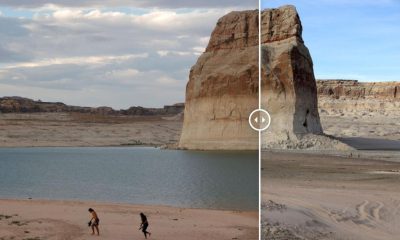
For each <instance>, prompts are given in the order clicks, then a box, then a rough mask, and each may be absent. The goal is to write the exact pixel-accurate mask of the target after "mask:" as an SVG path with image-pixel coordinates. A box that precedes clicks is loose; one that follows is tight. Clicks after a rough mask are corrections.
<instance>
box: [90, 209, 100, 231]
mask: <svg viewBox="0 0 400 240" xmlns="http://www.w3.org/2000/svg"><path fill="white" fill-rule="evenodd" d="M88 211H89V212H90V214H92V218H91V219H90V221H89V223H88V224H89V227H92V235H94V229H95V228H96V231H97V235H100V232H99V223H100V219H99V217H98V216H97V213H96V212H95V211H94V210H93V208H89V210H88Z"/></svg>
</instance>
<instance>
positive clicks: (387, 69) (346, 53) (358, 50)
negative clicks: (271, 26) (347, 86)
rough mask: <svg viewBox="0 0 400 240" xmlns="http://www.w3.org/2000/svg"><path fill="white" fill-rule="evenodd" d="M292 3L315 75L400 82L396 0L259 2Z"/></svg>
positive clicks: (271, 2) (399, 24) (399, 18)
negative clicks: (300, 24) (301, 28)
mask: <svg viewBox="0 0 400 240" xmlns="http://www.w3.org/2000/svg"><path fill="white" fill-rule="evenodd" d="M287 4H291V5H294V6H296V8H297V11H298V12H299V15H300V18H301V20H302V25H303V39H304V41H305V44H306V45H307V47H308V48H309V50H310V52H311V56H312V58H313V62H314V72H315V75H316V78H324V79H326V78H340V79H357V80H360V81H400V1H399V0H375V1H370V0H336V1H335V0H319V1H314V0H285V1H283V0H268V1H266V0H263V2H262V7H263V8H276V7H279V6H282V5H287Z"/></svg>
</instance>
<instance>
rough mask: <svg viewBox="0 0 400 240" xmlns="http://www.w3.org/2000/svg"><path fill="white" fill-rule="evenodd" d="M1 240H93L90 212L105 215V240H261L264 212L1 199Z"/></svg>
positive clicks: (103, 231)
mask: <svg viewBox="0 0 400 240" xmlns="http://www.w3.org/2000/svg"><path fill="white" fill-rule="evenodd" d="M0 205H1V206H2V208H1V210H0V228H1V229H2V231H1V233H0V239H12V238H11V237H14V239H25V238H26V239H41V240H42V239H77V240H81V239H87V238H89V237H91V236H90V230H89V228H88V227H87V222H88V220H89V218H90V216H89V214H88V212H87V209H88V208H89V207H91V208H94V209H95V210H96V211H97V213H98V214H99V218H100V219H101V221H100V237H99V239H121V240H124V239H144V237H143V235H142V233H141V232H140V231H139V230H138V226H139V224H140V219H139V213H140V212H144V213H145V214H146V215H147V216H148V218H149V222H150V227H149V230H150V231H151V232H152V236H151V238H152V239H167V240H168V239H177V240H179V239H182V240H183V239H258V211H234V210H214V209H199V208H182V207H170V206H160V205H141V204H128V203H112V202H97V201H82V200H76V201H70V200H39V199H31V200H29V199H28V200H27V199H3V198H1V199H0Z"/></svg>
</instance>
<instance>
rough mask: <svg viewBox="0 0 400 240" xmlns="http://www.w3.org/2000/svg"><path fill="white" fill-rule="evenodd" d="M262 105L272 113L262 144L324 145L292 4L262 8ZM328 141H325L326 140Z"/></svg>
mask: <svg viewBox="0 0 400 240" xmlns="http://www.w3.org/2000/svg"><path fill="white" fill-rule="evenodd" d="M261 29H262V32H261V33H262V35H261V41H262V43H261V44H262V107H263V108H264V109H266V110H267V111H269V113H270V114H271V116H272V120H271V125H270V128H269V129H268V130H267V131H264V132H263V133H262V141H263V142H262V146H263V147H264V148H309V147H317V148H318V145H326V139H325V137H323V136H316V135H321V134H322V133H323V132H322V127H321V124H320V119H319V114H318V102H317V86H316V82H315V77H314V72H313V62H312V59H311V56H310V53H309V51H308V49H307V47H306V46H305V45H304V42H303V39H302V25H301V22H300V18H299V15H298V14H297V11H296V9H295V7H293V6H283V7H281V8H278V9H267V10H265V11H263V12H262V26H261ZM328 142H329V141H328Z"/></svg>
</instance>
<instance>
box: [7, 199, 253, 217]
mask: <svg viewBox="0 0 400 240" xmlns="http://www.w3.org/2000/svg"><path fill="white" fill-rule="evenodd" d="M2 201H21V202H23V201H28V202H29V201H32V202H35V201H37V202H60V203H63V202H75V203H80V204H85V203H94V204H105V205H108V204H111V205H127V206H138V207H139V206H141V207H160V208H175V209H192V210H206V211H207V210H210V211H222V212H237V213H242V212H243V213H246V212H247V213H250V212H258V209H255V210H249V209H227V208H206V207H185V206H182V207H179V206H173V205H162V204H145V203H129V202H113V201H101V200H90V199H51V198H31V197H28V198H18V197H10V198H8V197H1V196H0V203H1V202H2Z"/></svg>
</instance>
